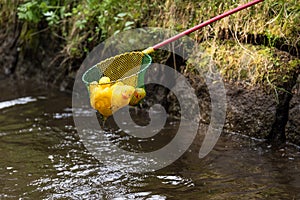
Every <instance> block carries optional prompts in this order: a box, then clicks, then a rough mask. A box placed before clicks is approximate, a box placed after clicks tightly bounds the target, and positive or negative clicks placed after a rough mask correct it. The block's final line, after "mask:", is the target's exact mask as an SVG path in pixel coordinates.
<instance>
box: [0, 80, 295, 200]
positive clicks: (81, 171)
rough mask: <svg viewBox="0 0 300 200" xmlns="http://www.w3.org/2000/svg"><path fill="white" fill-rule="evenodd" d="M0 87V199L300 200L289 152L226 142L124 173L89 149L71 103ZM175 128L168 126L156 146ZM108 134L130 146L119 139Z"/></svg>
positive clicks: (41, 90) (32, 90) (10, 84)
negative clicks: (161, 164)
mask: <svg viewBox="0 0 300 200" xmlns="http://www.w3.org/2000/svg"><path fill="white" fill-rule="evenodd" d="M0 85H1V86H0V89H1V96H0V119H1V122H0V123H1V126H0V199H300V154H299V149H297V148H296V147H294V146H292V145H288V146H287V147H285V148H283V149H281V150H277V151H273V150H271V149H269V148H267V147H262V146H260V145H259V142H258V141H257V140H253V139H250V138H245V137H242V136H239V135H235V134H223V135H222V137H221V138H220V139H219V141H218V143H217V145H216V146H215V148H214V150H213V151H212V152H210V154H209V155H208V156H207V157H205V158H204V159H199V158H198V151H199V147H200V145H201V143H200V142H197V141H195V142H194V143H193V144H192V145H191V147H190V149H189V150H188V151H187V152H186V153H185V154H184V155H183V156H182V157H181V158H180V159H178V160H177V161H175V162H174V163H173V164H171V165H169V166H168V167H165V168H163V169H161V170H158V171H156V172H151V173H144V174H135V173H126V172H125V171H124V170H122V168H118V167H117V166H114V165H110V164H105V165H104V164H103V163H102V162H101V161H99V160H97V159H95V158H94V157H93V156H92V155H91V154H90V153H89V152H88V150H87V149H86V148H85V147H84V145H83V144H82V142H81V141H80V138H79V136H78V134H77V132H76V128H75V127H74V122H73V117H72V108H71V107H72V104H71V95H68V94H64V93H60V92H58V91H56V90H54V89H53V90H48V89H46V88H45V87H44V86H42V85H38V84H33V83H30V84H29V83H26V82H18V81H13V80H10V81H8V80H5V81H1V83H0ZM139 119H140V120H143V119H142V118H139ZM177 124H178V122H176V121H174V120H171V119H169V120H168V122H167V125H166V126H165V129H164V130H163V132H164V133H166V134H161V135H160V137H161V138H160V139H159V138H157V139H156V145H158V146H163V145H164V144H165V142H166V141H168V140H169V137H170V135H173V134H176V130H177V129H176V125H177ZM204 129H205V126H204ZM106 134H108V135H111V139H112V140H118V142H120V141H121V143H124V142H126V141H127V139H126V138H127V137H123V136H122V135H123V134H122V133H121V132H116V133H114V132H107V133H106ZM197 138H198V137H197ZM197 138H196V139H197ZM199 138H201V137H199ZM134 142H135V143H137V142H138V141H136V140H135V141H134ZM133 146H134V145H133ZM130 147H131V146H130V145H128V146H127V148H130ZM103 148H107V147H103ZM125 159H126V158H125Z"/></svg>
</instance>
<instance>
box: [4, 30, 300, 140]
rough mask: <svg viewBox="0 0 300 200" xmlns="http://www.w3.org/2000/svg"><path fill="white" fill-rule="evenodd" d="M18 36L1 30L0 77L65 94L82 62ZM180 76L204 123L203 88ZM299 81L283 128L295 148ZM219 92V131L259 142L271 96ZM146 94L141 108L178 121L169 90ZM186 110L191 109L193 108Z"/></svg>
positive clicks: (47, 38) (39, 40) (49, 44)
mask: <svg viewBox="0 0 300 200" xmlns="http://www.w3.org/2000/svg"><path fill="white" fill-rule="evenodd" d="M20 31H21V30H20V27H19V25H18V24H16V26H15V27H13V28H12V29H10V31H5V30H3V29H2V30H1V33H0V38H1V41H2V42H1V45H0V52H1V59H0V66H1V68H0V74H1V76H2V77H4V76H16V77H18V78H21V79H24V78H25V79H30V78H31V79H35V80H37V81H39V82H41V83H44V84H45V85H56V86H57V87H59V88H60V89H61V90H67V91H71V90H72V87H73V82H74V78H75V76H76V71H77V69H78V68H79V67H80V64H81V62H82V59H83V58H70V57H67V56H66V55H65V54H64V53H63V49H62V48H61V45H60V43H61V41H60V40H59V39H57V38H55V37H54V36H53V34H51V32H48V31H47V30H46V31H44V32H43V34H35V35H33V36H32V37H33V38H32V40H33V41H35V42H36V43H35V44H33V46H34V48H32V46H31V47H27V46H26V45H25V46H24V45H23V44H22V43H21V41H20V40H19V37H20V34H21V32H20ZM182 62H183V61H181V63H177V66H180V65H182V64H183V63H182ZM171 63H173V62H171ZM165 64H168V63H165ZM168 65H169V64H168ZM169 66H170V65H169ZM182 68H185V66H184V65H183V67H182ZM185 76H186V77H187V78H188V79H189V81H190V84H191V85H192V86H193V88H194V89H195V93H196V95H197V96H198V98H199V106H200V110H201V122H203V123H207V124H208V123H209V121H210V111H211V110H210V106H211V105H210V97H209V94H208V91H207V86H206V85H205V83H204V81H203V80H202V79H201V77H197V76H195V75H192V74H189V73H186V74H185ZM162 78H163V77H162ZM299 82H300V81H299V78H298V84H297V85H296V86H295V87H294V89H293V98H292V100H291V102H290V111H289V120H288V123H287V126H286V128H285V130H286V136H287V140H288V141H289V142H292V143H295V144H298V145H300V115H299V111H300V105H299V102H300V91H299V88H300V87H299ZM225 88H226V92H227V93H226V94H227V113H226V123H225V127H224V128H225V130H226V131H229V132H237V133H241V134H245V135H249V136H254V137H257V138H265V137H266V136H267V135H268V134H269V133H270V130H271V127H272V123H273V121H274V117H275V111H276V105H277V101H276V97H275V96H274V93H271V92H266V91H265V90H264V88H262V87H258V86H255V87H249V86H247V87H246V86H244V85H242V84H236V83H234V82H231V83H230V82H225ZM183 90H184V89H183ZM148 91H149V92H148V95H149V96H150V98H149V99H148V101H147V102H145V107H147V106H151V104H153V103H161V104H162V105H163V106H164V107H165V108H166V110H167V111H168V112H169V113H170V114H171V115H173V116H175V117H176V116H177V117H178V115H179V114H180V105H179V104H178V101H177V100H176V97H174V95H173V94H172V93H170V91H168V90H165V89H163V88H160V87H156V86H150V87H149V88H148ZM190 109H191V110H193V107H190Z"/></svg>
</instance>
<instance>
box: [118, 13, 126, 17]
mask: <svg viewBox="0 0 300 200" xmlns="http://www.w3.org/2000/svg"><path fill="white" fill-rule="evenodd" d="M126 15H127V13H119V14H117V16H118V17H121V18H123V17H125V16H126Z"/></svg>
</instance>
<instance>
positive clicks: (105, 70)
mask: <svg viewBox="0 0 300 200" xmlns="http://www.w3.org/2000/svg"><path fill="white" fill-rule="evenodd" d="M151 62H152V59H151V57H150V56H149V55H148V54H145V53H143V52H129V53H124V54H120V55H117V56H114V57H111V58H108V59H105V60H104V61H102V62H100V63H98V64H96V65H95V66H93V67H91V68H90V69H88V70H87V71H86V72H85V73H84V74H83V76H82V80H83V82H84V83H85V84H86V86H87V87H88V86H89V84H90V83H91V82H93V81H97V82H98V81H99V79H100V78H101V77H102V76H107V77H109V78H110V80H111V82H115V81H122V82H123V83H124V84H126V85H131V86H133V87H140V86H142V85H144V74H145V72H146V69H147V68H148V67H149V66H150V64H151Z"/></svg>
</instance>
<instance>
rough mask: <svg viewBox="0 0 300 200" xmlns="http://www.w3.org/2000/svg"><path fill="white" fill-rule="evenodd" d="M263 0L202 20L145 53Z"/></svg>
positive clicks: (146, 51) (145, 51)
mask: <svg viewBox="0 0 300 200" xmlns="http://www.w3.org/2000/svg"><path fill="white" fill-rule="evenodd" d="M262 1H264V0H254V1H251V2H248V3H246V4H243V5H240V6H238V7H236V8H234V9H232V10H229V11H226V12H224V13H223V14H220V15H217V16H215V17H213V18H211V19H209V20H207V21H204V22H202V23H201V24H198V25H196V26H194V27H192V28H190V29H187V30H185V31H183V32H181V33H179V34H177V35H175V36H173V37H171V38H169V39H167V40H165V41H163V42H160V43H158V44H156V45H154V46H152V47H149V48H147V49H145V50H144V51H143V52H144V53H151V52H153V51H155V50H156V49H159V48H160V47H162V46H165V45H167V44H169V43H171V42H173V41H175V40H177V39H179V38H181V37H183V36H185V35H188V34H190V33H192V32H194V31H196V30H198V29H200V28H203V27H204V26H207V25H209V24H211V23H213V22H215V21H217V20H220V19H222V18H224V17H227V16H229V15H231V14H233V13H236V12H238V11H240V10H243V9H245V8H248V7H250V6H253V5H255V4H257V3H259V2H262Z"/></svg>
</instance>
